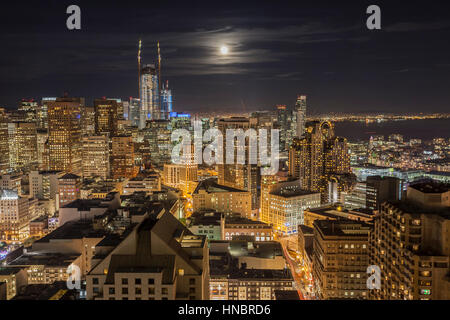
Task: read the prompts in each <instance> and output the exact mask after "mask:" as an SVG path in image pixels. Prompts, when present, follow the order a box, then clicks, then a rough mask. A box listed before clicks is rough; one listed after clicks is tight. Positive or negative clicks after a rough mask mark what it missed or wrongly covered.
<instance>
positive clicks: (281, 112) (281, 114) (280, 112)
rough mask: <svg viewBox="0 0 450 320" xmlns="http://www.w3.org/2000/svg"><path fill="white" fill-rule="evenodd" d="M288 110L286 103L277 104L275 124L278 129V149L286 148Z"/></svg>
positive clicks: (289, 119) (283, 149) (288, 122)
mask: <svg viewBox="0 0 450 320" xmlns="http://www.w3.org/2000/svg"><path fill="white" fill-rule="evenodd" d="M289 113H290V110H289V109H288V108H287V107H286V105H277V125H278V129H279V130H280V151H281V152H283V151H286V150H288V145H287V135H288V130H289V126H290V121H291V117H290V116H289Z"/></svg>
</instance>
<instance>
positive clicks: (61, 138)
mask: <svg viewBox="0 0 450 320" xmlns="http://www.w3.org/2000/svg"><path fill="white" fill-rule="evenodd" d="M83 106H84V98H67V97H64V98H57V99H56V100H55V101H49V102H48V128H49V137H48V148H49V169H50V170H62V171H65V172H72V173H75V174H77V173H81V123H80V122H81V121H80V119H81V109H82V107H83Z"/></svg>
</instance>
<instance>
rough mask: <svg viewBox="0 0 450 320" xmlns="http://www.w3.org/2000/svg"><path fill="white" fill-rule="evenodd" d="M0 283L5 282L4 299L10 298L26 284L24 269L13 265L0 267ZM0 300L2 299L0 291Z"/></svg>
mask: <svg viewBox="0 0 450 320" xmlns="http://www.w3.org/2000/svg"><path fill="white" fill-rule="evenodd" d="M2 283H4V284H5V285H4V286H5V291H6V292H5V296H4V300H11V299H12V298H14V297H15V296H16V294H18V293H19V290H20V289H21V288H22V287H24V286H26V285H27V273H26V270H25V269H22V268H14V267H0V284H2ZM0 290H1V287H0ZM0 300H2V298H1V293H0Z"/></svg>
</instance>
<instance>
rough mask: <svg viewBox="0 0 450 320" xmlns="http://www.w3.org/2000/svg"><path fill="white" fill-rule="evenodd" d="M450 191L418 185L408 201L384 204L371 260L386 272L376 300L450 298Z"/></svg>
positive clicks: (411, 189) (374, 293)
mask: <svg viewBox="0 0 450 320" xmlns="http://www.w3.org/2000/svg"><path fill="white" fill-rule="evenodd" d="M449 189H450V188H449V185H448V184H438V183H422V184H415V185H411V186H409V187H408V191H407V197H406V199H405V200H403V201H397V202H385V203H383V204H382V205H381V210H380V214H379V216H378V218H377V219H376V220H375V229H374V231H373V233H372V234H371V238H370V264H372V265H377V266H379V268H380V271H381V283H380V289H379V290H371V291H370V296H371V298H372V299H383V300H449V299H450V280H449V277H448V275H449V273H450V210H449V195H450V192H449Z"/></svg>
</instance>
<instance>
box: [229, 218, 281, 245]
mask: <svg viewBox="0 0 450 320" xmlns="http://www.w3.org/2000/svg"><path fill="white" fill-rule="evenodd" d="M224 220H225V222H224V224H223V233H222V234H223V236H222V240H233V238H234V237H239V236H249V237H252V238H254V239H255V240H256V241H257V242H260V241H261V242H262V241H272V240H273V234H272V226H271V225H269V224H267V223H264V222H262V221H255V220H251V219H248V218H245V217H241V216H239V215H231V216H226V217H225V218H224Z"/></svg>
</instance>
